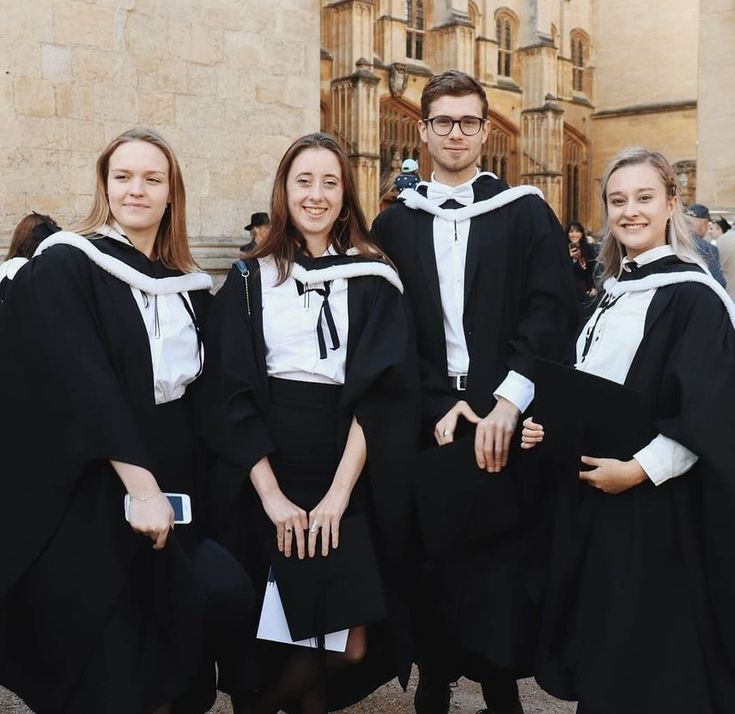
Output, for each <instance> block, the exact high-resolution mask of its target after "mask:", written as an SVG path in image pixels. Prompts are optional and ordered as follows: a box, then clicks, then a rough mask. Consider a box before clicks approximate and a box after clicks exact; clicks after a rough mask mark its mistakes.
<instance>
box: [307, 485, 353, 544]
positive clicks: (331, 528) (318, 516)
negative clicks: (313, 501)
mask: <svg viewBox="0 0 735 714" xmlns="http://www.w3.org/2000/svg"><path fill="white" fill-rule="evenodd" d="M350 493H351V490H348V489H347V488H344V487H342V486H339V485H335V484H332V487H331V488H330V489H329V491H327V493H326V494H325V495H324V498H323V499H322V500H321V501H319V503H318V504H317V505H316V507H315V508H314V509H313V510H312V511H311V512H310V513H309V557H310V558H313V557H314V556H315V555H316V541H317V536H318V535H319V531H321V532H322V555H324V556H326V555H329V545H330V543H331V545H332V548H337V547H338V546H339V523H340V521H341V520H342V515H343V514H344V512H345V511H346V510H347V504H348V503H349V502H350Z"/></svg>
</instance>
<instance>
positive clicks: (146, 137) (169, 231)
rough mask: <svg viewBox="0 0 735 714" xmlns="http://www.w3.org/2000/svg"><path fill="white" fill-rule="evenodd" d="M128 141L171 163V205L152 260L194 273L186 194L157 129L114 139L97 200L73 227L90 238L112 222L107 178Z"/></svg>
mask: <svg viewBox="0 0 735 714" xmlns="http://www.w3.org/2000/svg"><path fill="white" fill-rule="evenodd" d="M129 141H145V142H147V143H148V144H152V145H153V146H155V147H157V148H159V149H160V150H161V151H162V152H163V153H164V155H165V156H166V159H167V160H168V192H169V193H168V198H169V205H168V208H167V209H166V211H165V212H164V214H163V218H161V223H160V225H159V226H158V233H157V235H156V241H155V243H154V245H153V257H154V258H158V259H160V260H161V262H162V263H163V264H164V265H165V266H166V267H167V268H174V269H177V270H182V271H184V272H187V271H190V270H194V269H195V268H196V263H195V262H194V258H193V257H192V255H191V250H190V249H189V239H188V236H187V233H186V191H185V189H184V179H183V177H182V175H181V168H180V167H179V162H178V161H177V160H176V155H175V154H174V151H173V149H172V148H171V145H170V144H169V143H168V141H166V139H164V138H163V136H161V134H159V133H158V132H157V131H156V130H155V129H149V128H148V127H137V128H135V129H129V130H128V131H126V132H123V133H122V134H120V136H118V137H117V138H115V139H113V140H112V141H111V142H110V143H109V144H108V145H107V147H106V148H105V150H104V151H103V152H102V153H101V154H100V156H99V158H98V159H97V181H96V186H95V192H94V199H93V201H92V207H91V208H90V210H89V213H88V214H87V215H86V216H85V217H84V218H83V219H82V220H81V221H79V222H78V223H76V224H75V225H74V227H73V230H75V231H76V232H77V233H81V234H82V235H90V234H93V233H95V231H96V230H97V229H98V228H100V227H101V226H103V225H105V224H109V223H110V221H111V218H112V212H111V211H110V203H109V201H108V199H107V174H108V172H109V169H110V157H111V156H112V154H113V153H114V151H115V150H116V149H117V148H118V147H119V146H120V145H121V144H125V143H127V142H129Z"/></svg>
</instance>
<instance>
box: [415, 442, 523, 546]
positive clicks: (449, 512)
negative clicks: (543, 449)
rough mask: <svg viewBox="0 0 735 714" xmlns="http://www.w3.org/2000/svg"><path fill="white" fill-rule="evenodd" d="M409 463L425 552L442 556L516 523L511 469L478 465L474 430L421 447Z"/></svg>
mask: <svg viewBox="0 0 735 714" xmlns="http://www.w3.org/2000/svg"><path fill="white" fill-rule="evenodd" d="M473 431H474V429H473ZM511 458H512V457H511ZM410 468H411V470H412V473H413V487H414V493H415V496H416V508H417V511H418V516H419V524H420V527H421V535H422V538H423V544H424V548H425V549H426V551H427V552H428V553H429V554H430V555H433V556H435V557H443V556H444V555H447V554H448V553H450V552H451V551H453V550H456V549H457V548H464V547H467V546H469V545H471V544H472V543H475V542H478V541H482V540H485V539H487V538H489V537H491V536H493V535H496V534H497V533H499V532H503V531H507V530H510V529H512V528H514V527H516V526H517V525H518V523H519V519H520V513H521V508H520V496H519V485H518V483H517V479H515V478H514V475H515V474H514V473H513V472H511V471H510V470H507V471H502V472H501V473H497V474H491V473H488V472H487V471H483V470H482V469H481V468H479V467H478V466H477V460H476V458H475V437H474V434H473V435H472V436H468V437H463V438H461V439H458V440H456V441H454V442H452V443H451V444H447V445H446V446H436V447H433V448H430V449H426V450H425V451H422V452H420V453H419V454H418V456H416V457H414V459H413V461H412V463H411V466H410Z"/></svg>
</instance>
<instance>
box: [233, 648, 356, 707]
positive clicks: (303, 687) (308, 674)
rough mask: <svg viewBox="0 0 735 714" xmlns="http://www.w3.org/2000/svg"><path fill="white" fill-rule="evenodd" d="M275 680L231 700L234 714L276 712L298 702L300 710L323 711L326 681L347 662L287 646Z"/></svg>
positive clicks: (335, 655) (339, 656) (334, 655)
mask: <svg viewBox="0 0 735 714" xmlns="http://www.w3.org/2000/svg"><path fill="white" fill-rule="evenodd" d="M289 650H292V651H291V652H289V653H288V656H287V657H286V659H285V661H284V662H283V663H282V665H281V667H280V668H279V669H280V672H279V675H278V677H277V678H276V680H275V682H274V683H273V684H272V685H270V686H269V687H267V688H266V689H263V690H262V691H260V692H258V693H257V694H256V695H254V696H252V695H251V696H250V697H246V698H241V697H237V698H236V699H235V701H233V710H234V712H235V714H276V712H278V711H280V710H281V709H283V708H285V707H288V706H289V705H290V706H291V707H293V705H296V704H297V705H298V707H299V711H300V714H326V712H327V682H328V681H329V679H330V678H331V677H332V676H333V675H334V674H336V673H337V672H338V671H339V670H340V669H342V668H343V667H344V666H345V665H346V664H347V659H346V658H345V656H344V655H342V654H340V653H336V652H325V651H322V650H314V649H309V648H301V647H289Z"/></svg>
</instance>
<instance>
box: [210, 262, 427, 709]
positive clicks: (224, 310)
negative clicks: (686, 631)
mask: <svg viewBox="0 0 735 714" xmlns="http://www.w3.org/2000/svg"><path fill="white" fill-rule="evenodd" d="M360 260H361V259H360V258H348V257H345V256H334V257H325V258H317V259H313V260H306V259H301V262H302V264H303V265H305V266H306V267H308V268H319V267H324V266H326V265H327V264H329V265H333V264H347V263H350V262H359V261H360ZM248 266H249V270H250V275H249V277H248V279H247V297H246V286H245V282H244V279H243V277H242V275H241V273H240V270H239V269H238V268H233V270H232V271H231V272H230V274H229V276H228V277H227V280H226V281H225V283H224V285H223V286H222V288H221V289H220V291H219V292H218V293H217V295H216V296H215V298H214V301H213V305H212V310H211V313H210V320H209V328H208V331H207V347H208V353H207V357H208V359H207V364H206V367H205V374H204V391H205V393H206V401H207V405H208V406H207V408H206V409H205V413H204V419H203V424H202V429H203V433H204V434H205V438H206V440H207V442H208V444H209V446H210V448H211V450H212V452H213V455H214V460H215V461H214V466H213V469H212V472H211V474H210V480H209V489H210V498H211V512H212V521H213V524H214V529H215V532H216V533H217V535H218V537H219V539H220V540H221V541H222V542H223V543H224V544H226V545H227V546H228V547H229V548H230V549H231V550H232V551H233V552H234V553H236V554H237V556H238V557H239V558H240V559H241V561H242V562H243V564H244V565H245V567H246V569H248V570H249V572H250V573H251V575H252V577H253V581H254V583H255V585H256V589H257V588H261V590H262V589H263V588H264V587H265V576H266V574H267V571H266V572H256V571H258V570H260V569H261V567H262V565H263V554H262V545H261V543H260V542H259V541H260V537H259V536H260V533H259V532H257V530H256V529H254V527H253V524H254V522H255V521H257V520H262V518H263V513H262V506H261V504H260V500H259V498H258V496H257V494H256V493H255V490H254V489H253V488H252V485H251V484H250V479H249V473H250V469H251V468H252V467H253V466H254V465H255V464H256V463H257V462H258V461H259V460H260V459H261V458H262V457H264V456H267V455H268V454H270V453H271V452H273V450H274V447H273V443H272V441H271V438H270V436H269V434H268V426H267V423H268V411H269V399H270V397H269V387H268V377H267V373H266V362H265V343H264V339H263V325H262V293H261V283H260V272H259V269H258V264H257V261H249V262H248ZM348 313H349V329H348V343H347V364H346V376H345V383H344V386H343V388H342V391H341V396H340V401H339V414H340V418H339V435H338V443H339V444H340V445H341V447H340V448H342V447H343V446H344V444H345V442H346V438H347V432H348V430H349V425H350V421H351V418H352V415H354V416H356V418H357V420H358V422H359V423H360V425H361V426H362V428H363V431H364V433H365V439H366V442H367V459H368V464H367V466H366V469H365V472H364V473H363V474H362V476H361V477H360V483H359V485H360V487H361V488H362V487H364V486H367V490H368V494H369V496H368V503H369V506H368V514H367V515H368V518H369V521H370V523H371V526H372V529H373V533H374V535H375V538H376V547H377V550H378V557H379V559H380V560H381V566H382V568H383V570H384V574H383V580H384V585H385V586H386V596H387V598H388V613H389V621H388V622H387V623H384V625H382V626H381V627H380V628H377V629H376V628H371V633H372V634H371V635H369V637H368V655H367V658H366V660H365V662H363V663H361V664H360V665H356V666H350V667H349V668H347V669H346V670H343V672H341V673H340V675H339V676H338V678H337V680H336V681H333V682H332V681H330V687H329V692H328V697H329V706H330V710H331V709H336V708H341V707H344V706H348V705H350V704H352V703H355V702H357V701H359V700H361V699H362V698H364V697H365V696H367V695H368V694H369V693H370V692H372V691H373V690H374V689H376V688H377V687H378V686H380V685H381V684H383V683H384V682H386V681H388V680H389V679H392V678H393V677H395V676H399V678H400V679H401V682H402V683H403V685H404V687H405V686H406V684H407V680H408V676H409V674H410V668H411V657H412V644H411V636H410V632H409V628H408V627H407V623H408V621H409V617H408V613H407V612H406V610H405V607H406V606H405V592H406V590H407V588H409V587H410V586H411V582H412V579H411V577H410V573H411V560H410V559H411V547H412V544H411V540H410V534H411V530H410V524H409V517H408V515H407V514H408V513H409V508H410V490H409V487H408V483H407V481H406V478H405V474H403V473H400V472H396V470H395V469H394V468H393V463H394V460H395V459H399V458H400V456H401V454H403V453H404V452H406V451H411V450H415V448H416V444H415V443H414V442H413V441H412V439H414V438H415V435H416V434H417V424H418V394H417V388H416V387H414V386H412V385H416V384H417V381H418V378H417V376H415V375H414V374H413V373H412V370H413V369H414V366H413V365H411V364H410V363H409V362H408V361H407V354H408V349H409V337H408V333H407V330H408V325H407V322H406V317H405V310H404V306H403V301H402V296H401V295H400V293H399V292H398V290H397V289H396V288H395V287H393V286H392V285H390V284H389V283H388V282H387V281H386V280H384V279H383V278H380V277H375V276H371V275H366V276H361V277H354V278H350V279H349V284H348ZM260 599H261V600H262V592H260ZM259 615H260V612H259V611H256V612H255V613H254V615H253V622H252V623H251V630H252V632H251V633H250V634H249V635H247V636H245V637H243V638H241V639H240V641H238V642H236V643H233V646H232V647H231V650H230V652H229V654H228V655H225V656H223V658H222V659H221V661H220V675H221V676H220V682H221V684H220V688H222V689H225V691H231V692H237V691H244V690H248V689H253V688H257V687H259V686H262V684H263V681H264V678H265V679H267V677H268V675H267V673H266V672H265V671H264V666H263V664H262V663H260V662H258V660H257V655H256V649H255V639H254V633H255V629H256V626H257V621H258V617H259Z"/></svg>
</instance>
